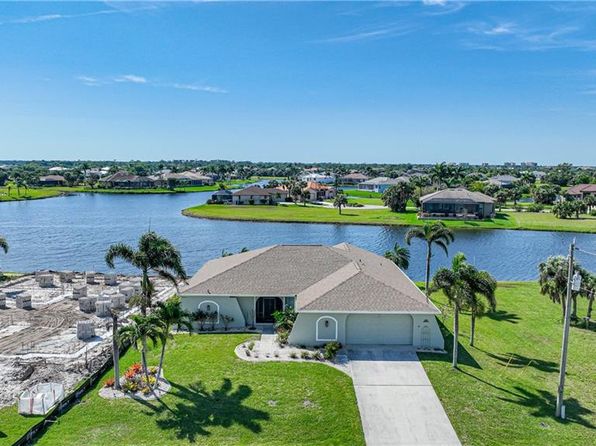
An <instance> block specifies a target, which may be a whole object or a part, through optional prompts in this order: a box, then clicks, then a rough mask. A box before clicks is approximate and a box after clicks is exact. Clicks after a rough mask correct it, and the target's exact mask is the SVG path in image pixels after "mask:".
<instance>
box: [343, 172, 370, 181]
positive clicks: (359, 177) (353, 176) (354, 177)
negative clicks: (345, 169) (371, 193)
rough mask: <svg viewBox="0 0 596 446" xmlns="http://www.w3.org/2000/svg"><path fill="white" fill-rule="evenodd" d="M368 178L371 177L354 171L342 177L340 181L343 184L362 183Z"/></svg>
mask: <svg viewBox="0 0 596 446" xmlns="http://www.w3.org/2000/svg"><path fill="white" fill-rule="evenodd" d="M368 179H369V177H368V176H367V175H364V174H363V173H360V172H354V173H349V174H347V175H344V176H343V177H340V179H339V182H340V183H341V184H360V183H362V182H363V181H366V180H368Z"/></svg>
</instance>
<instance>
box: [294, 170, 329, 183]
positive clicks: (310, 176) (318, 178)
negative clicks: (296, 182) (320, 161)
mask: <svg viewBox="0 0 596 446" xmlns="http://www.w3.org/2000/svg"><path fill="white" fill-rule="evenodd" d="M300 180H301V181H305V182H307V183H308V182H309V181H314V182H316V183H322V184H332V183H335V177H334V176H331V175H322V174H320V173H316V172H315V173H307V174H304V175H302V176H301V177H300Z"/></svg>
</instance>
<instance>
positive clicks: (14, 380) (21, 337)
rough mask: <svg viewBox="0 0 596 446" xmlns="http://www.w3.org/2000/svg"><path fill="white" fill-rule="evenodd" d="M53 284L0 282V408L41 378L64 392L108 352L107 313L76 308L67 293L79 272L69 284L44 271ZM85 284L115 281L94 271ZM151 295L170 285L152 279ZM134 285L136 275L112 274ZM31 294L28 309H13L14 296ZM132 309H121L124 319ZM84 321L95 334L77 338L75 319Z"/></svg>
mask: <svg viewBox="0 0 596 446" xmlns="http://www.w3.org/2000/svg"><path fill="white" fill-rule="evenodd" d="M46 274H51V275H52V277H53V285H52V286H50V287H44V288H42V287H41V286H40V285H39V284H38V282H37V281H36V279H35V275H26V276H22V277H19V278H18V279H15V280H12V281H9V282H4V283H2V284H0V293H4V294H5V295H6V307H7V308H5V309H0V407H3V406H7V405H11V404H13V403H14V402H15V401H16V398H17V396H18V395H19V394H20V393H21V392H22V391H24V390H25V389H27V388H29V387H31V386H33V385H35V384H38V383H43V382H59V383H62V384H64V386H65V388H66V390H67V391H68V390H69V389H70V388H72V387H73V386H74V385H75V384H76V383H77V382H79V381H80V380H81V379H83V378H84V377H85V376H87V375H88V374H90V373H92V372H93V371H95V370H97V369H99V368H101V366H102V365H103V364H104V363H105V362H106V361H107V360H108V359H109V358H110V355H111V318H109V317H98V316H96V315H95V314H94V313H85V312H82V311H80V310H79V302H78V300H74V299H73V298H72V290H73V285H77V284H82V283H85V276H84V274H81V273H75V275H74V279H73V282H72V283H65V282H62V281H61V280H60V276H59V274H58V273H56V272H50V273H46ZM96 277H97V278H96V281H95V283H94V284H87V295H89V296H98V295H101V294H103V293H115V292H116V291H117V290H118V286H107V285H105V284H104V277H103V276H102V275H100V274H97V275H96ZM153 281H154V283H155V288H156V294H157V299H164V298H166V297H168V296H170V295H171V294H172V288H171V287H170V285H169V284H168V283H166V282H165V281H164V280H162V279H160V278H154V279H153ZM122 282H130V283H131V284H133V285H134V284H135V283H137V282H139V278H135V277H130V276H118V283H119V284H121V283H122ZM23 293H27V294H29V295H30V296H31V302H32V308H31V309H19V308H16V299H17V296H19V295H22V294H23ZM131 311H132V310H130V309H126V310H124V314H123V315H122V316H123V317H124V318H125V317H126V315H128V314H130V312H131ZM83 320H90V321H92V323H93V326H94V328H95V336H94V337H92V338H89V339H86V340H81V339H78V338H77V328H76V327H77V322H78V321H83Z"/></svg>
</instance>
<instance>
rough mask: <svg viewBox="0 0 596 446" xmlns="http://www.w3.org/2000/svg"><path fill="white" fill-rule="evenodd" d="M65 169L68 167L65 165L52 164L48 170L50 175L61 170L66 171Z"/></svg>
mask: <svg viewBox="0 0 596 446" xmlns="http://www.w3.org/2000/svg"><path fill="white" fill-rule="evenodd" d="M67 170H69V169H67V168H66V167H62V166H54V167H50V168H49V169H48V172H50V174H51V175H59V174H61V173H63V172H66V171H67Z"/></svg>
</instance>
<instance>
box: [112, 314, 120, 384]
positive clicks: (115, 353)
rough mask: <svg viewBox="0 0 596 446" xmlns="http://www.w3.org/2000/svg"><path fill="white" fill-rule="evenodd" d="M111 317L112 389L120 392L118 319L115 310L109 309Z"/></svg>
mask: <svg viewBox="0 0 596 446" xmlns="http://www.w3.org/2000/svg"><path fill="white" fill-rule="evenodd" d="M110 313H111V315H112V360H113V361H114V388H115V389H116V390H120V345H119V342H118V317H119V311H118V310H117V309H116V308H112V309H110Z"/></svg>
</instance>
